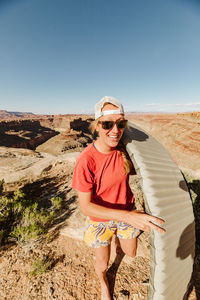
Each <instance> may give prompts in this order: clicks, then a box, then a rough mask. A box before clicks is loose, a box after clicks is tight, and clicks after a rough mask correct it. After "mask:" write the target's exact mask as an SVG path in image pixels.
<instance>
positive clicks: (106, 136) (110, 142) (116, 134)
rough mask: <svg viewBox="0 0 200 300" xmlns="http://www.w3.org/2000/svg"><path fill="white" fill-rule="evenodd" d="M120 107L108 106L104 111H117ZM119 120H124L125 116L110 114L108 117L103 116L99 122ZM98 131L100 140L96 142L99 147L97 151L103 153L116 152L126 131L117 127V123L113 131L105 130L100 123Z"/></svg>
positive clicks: (97, 127)
mask: <svg viewBox="0 0 200 300" xmlns="http://www.w3.org/2000/svg"><path fill="white" fill-rule="evenodd" d="M117 109H118V107H116V106H114V105H113V104H106V105H105V106H104V107H103V108H102V111H105V110H117ZM118 120H124V115H122V114H116V115H115V114H110V115H106V116H102V117H100V118H99V121H100V122H102V121H114V122H116V121H118ZM96 131H97V132H98V134H99V138H98V140H97V141H96V143H95V145H96V146H97V149H99V150H100V151H101V152H104V153H109V152H111V151H112V150H114V149H115V148H116V147H117V145H118V143H119V140H120V139H121V137H122V134H123V132H124V129H123V128H122V129H120V128H118V127H117V125H116V123H115V124H114V126H113V127H112V128H111V129H103V127H102V125H101V123H98V124H97V126H96Z"/></svg>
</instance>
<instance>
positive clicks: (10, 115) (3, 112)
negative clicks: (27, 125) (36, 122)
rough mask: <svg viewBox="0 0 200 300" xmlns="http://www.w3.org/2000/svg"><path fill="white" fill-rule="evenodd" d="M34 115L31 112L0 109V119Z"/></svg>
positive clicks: (31, 116)
mask: <svg viewBox="0 0 200 300" xmlns="http://www.w3.org/2000/svg"><path fill="white" fill-rule="evenodd" d="M36 116H37V115H35V114H33V113H32V112H18V111H7V110H0V119H17V118H34V117H36Z"/></svg>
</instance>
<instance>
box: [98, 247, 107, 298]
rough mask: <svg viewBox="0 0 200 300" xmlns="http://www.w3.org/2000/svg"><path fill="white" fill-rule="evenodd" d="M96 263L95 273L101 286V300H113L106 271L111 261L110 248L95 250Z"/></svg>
mask: <svg viewBox="0 0 200 300" xmlns="http://www.w3.org/2000/svg"><path fill="white" fill-rule="evenodd" d="M94 251H95V256H96V261H95V266H94V267H95V271H96V274H97V276H98V278H99V281H100V285H101V300H111V296H110V291H109V285H108V280H107V277H106V271H107V268H108V262H109V259H110V246H107V247H99V248H94Z"/></svg>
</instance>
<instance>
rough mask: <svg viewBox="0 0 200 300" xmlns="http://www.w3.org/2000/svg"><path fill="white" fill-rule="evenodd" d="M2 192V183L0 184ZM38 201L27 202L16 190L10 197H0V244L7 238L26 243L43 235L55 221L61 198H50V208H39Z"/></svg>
mask: <svg viewBox="0 0 200 300" xmlns="http://www.w3.org/2000/svg"><path fill="white" fill-rule="evenodd" d="M0 187H1V190H2V191H3V182H2V181H1V182H0ZM38 201H39V200H37V201H33V200H30V199H29V200H27V199H26V197H25V194H24V193H23V191H22V190H20V189H18V190H16V191H15V192H14V193H13V196H12V197H5V196H3V195H1V196H0V229H1V230H0V243H2V242H3V241H4V240H6V239H7V238H9V237H13V238H15V240H16V241H17V242H22V243H23V242H28V241H29V240H33V239H35V238H37V237H38V236H40V235H42V234H45V233H46V232H47V231H48V228H49V227H50V226H51V225H52V223H53V222H54V219H55V211H56V209H58V208H60V207H61V206H62V202H63V200H62V198H60V197H55V198H52V200H51V202H52V207H51V208H49V209H44V208H43V207H39V204H38Z"/></svg>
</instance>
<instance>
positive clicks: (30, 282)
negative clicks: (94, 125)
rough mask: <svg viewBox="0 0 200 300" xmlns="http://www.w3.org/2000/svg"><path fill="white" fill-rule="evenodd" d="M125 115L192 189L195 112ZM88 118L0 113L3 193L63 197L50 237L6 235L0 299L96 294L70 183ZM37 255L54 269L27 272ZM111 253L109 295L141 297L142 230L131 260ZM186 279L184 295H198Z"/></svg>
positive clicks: (196, 168)
mask: <svg viewBox="0 0 200 300" xmlns="http://www.w3.org/2000/svg"><path fill="white" fill-rule="evenodd" d="M126 117H127V119H128V120H129V121H130V122H133V123H134V124H136V125H138V126H139V127H141V128H142V129H143V130H145V131H146V132H147V133H149V134H150V135H152V136H153V137H154V138H155V139H157V140H158V141H159V142H160V143H161V144H162V145H163V146H164V147H165V148H166V149H167V150H168V151H169V153H170V154H171V156H172V158H173V160H174V161H175V163H176V164H177V165H178V167H179V168H180V170H181V171H182V172H184V174H187V176H188V177H190V178H192V180H193V181H195V182H196V183H197V185H198V188H199V183H200V155H199V154H200V112H193V113H182V114H180V113H179V114H156V113H152V114H150V113H148V114H142V113H141V114H139V113H137V114H136V113H129V114H127V116H126ZM92 120H93V116H91V115H69V114H66V115H45V116H44V115H34V114H31V113H25V114H23V113H9V112H7V111H0V180H4V192H5V193H6V194H8V195H9V193H12V192H13V191H14V190H16V189H17V188H21V189H23V191H24V192H25V194H26V197H27V198H28V197H29V198H33V199H42V201H48V200H49V198H50V197H56V196H60V197H62V198H63V199H64V205H63V207H62V208H61V209H60V211H59V212H58V215H57V219H56V221H55V222H54V224H53V225H52V228H51V229H50V230H49V235H50V239H49V240H47V239H46V237H45V238H44V237H41V238H38V239H37V240H35V241H31V242H29V243H24V244H23V243H15V241H13V240H12V239H11V240H8V241H6V243H5V244H3V245H2V246H1V250H0V251H1V252H0V273H1V276H0V299H2V300H31V299H37V300H40V299H41V300H42V299H45V300H46V299H58V300H82V299H86V300H87V299H88V300H89V299H92V300H93V299H94V300H95V299H99V291H98V290H99V286H98V281H97V278H96V276H95V275H94V270H93V253H92V251H91V249H88V248H87V247H86V246H85V245H84V243H83V242H82V234H83V228H84V216H83V215H82V214H81V212H80V210H79V206H78V203H77V196H76V192H75V191H74V190H72V189H71V179H72V174H73V168H74V164H75V160H76V157H77V155H78V154H79V153H80V152H81V151H82V150H83V149H84V148H85V147H86V146H87V145H89V144H90V143H91V142H92V139H93V137H92V135H91V133H90V131H89V125H90V123H91V121H92ZM133 177H134V176H131V179H130V183H131V187H132V188H133V189H134V191H135V193H136V201H137V207H138V208H140V207H141V206H142V205H143V203H142V191H141V187H140V186H139V183H138V181H137V176H135V177H134V178H133ZM197 198H198V199H199V194H198V195H197ZM113 243H114V241H113ZM113 248H114V247H113ZM44 256H47V257H51V258H52V260H53V267H52V268H51V270H49V272H46V273H45V274H43V275H38V276H35V277H30V276H29V273H30V271H31V268H32V263H33V261H34V260H35V259H36V258H39V257H44ZM111 258H112V259H111V265H110V269H109V272H108V273H109V279H110V281H111V282H112V284H111V288H112V291H113V299H119V300H126V299H127V300H128V299H131V300H133V299H135V300H136V299H141V300H142V299H146V295H147V290H148V276H149V242H148V235H147V234H145V233H143V234H142V235H141V236H140V238H139V248H138V253H137V256H136V258H135V259H129V258H128V257H123V253H120V255H119V257H118V259H117V260H116V253H115V250H113V252H112V257H111ZM130 283H131V284H130ZM193 285H194V287H195V289H196V291H195V290H194V287H192V288H193V290H192V288H191V290H192V292H191V294H190V296H189V298H188V299H191V300H194V299H198V297H197V296H199V295H200V294H198V293H200V292H199V291H200V289H199V286H198V285H199V284H196V283H194V284H193ZM198 289H199V290H198Z"/></svg>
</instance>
